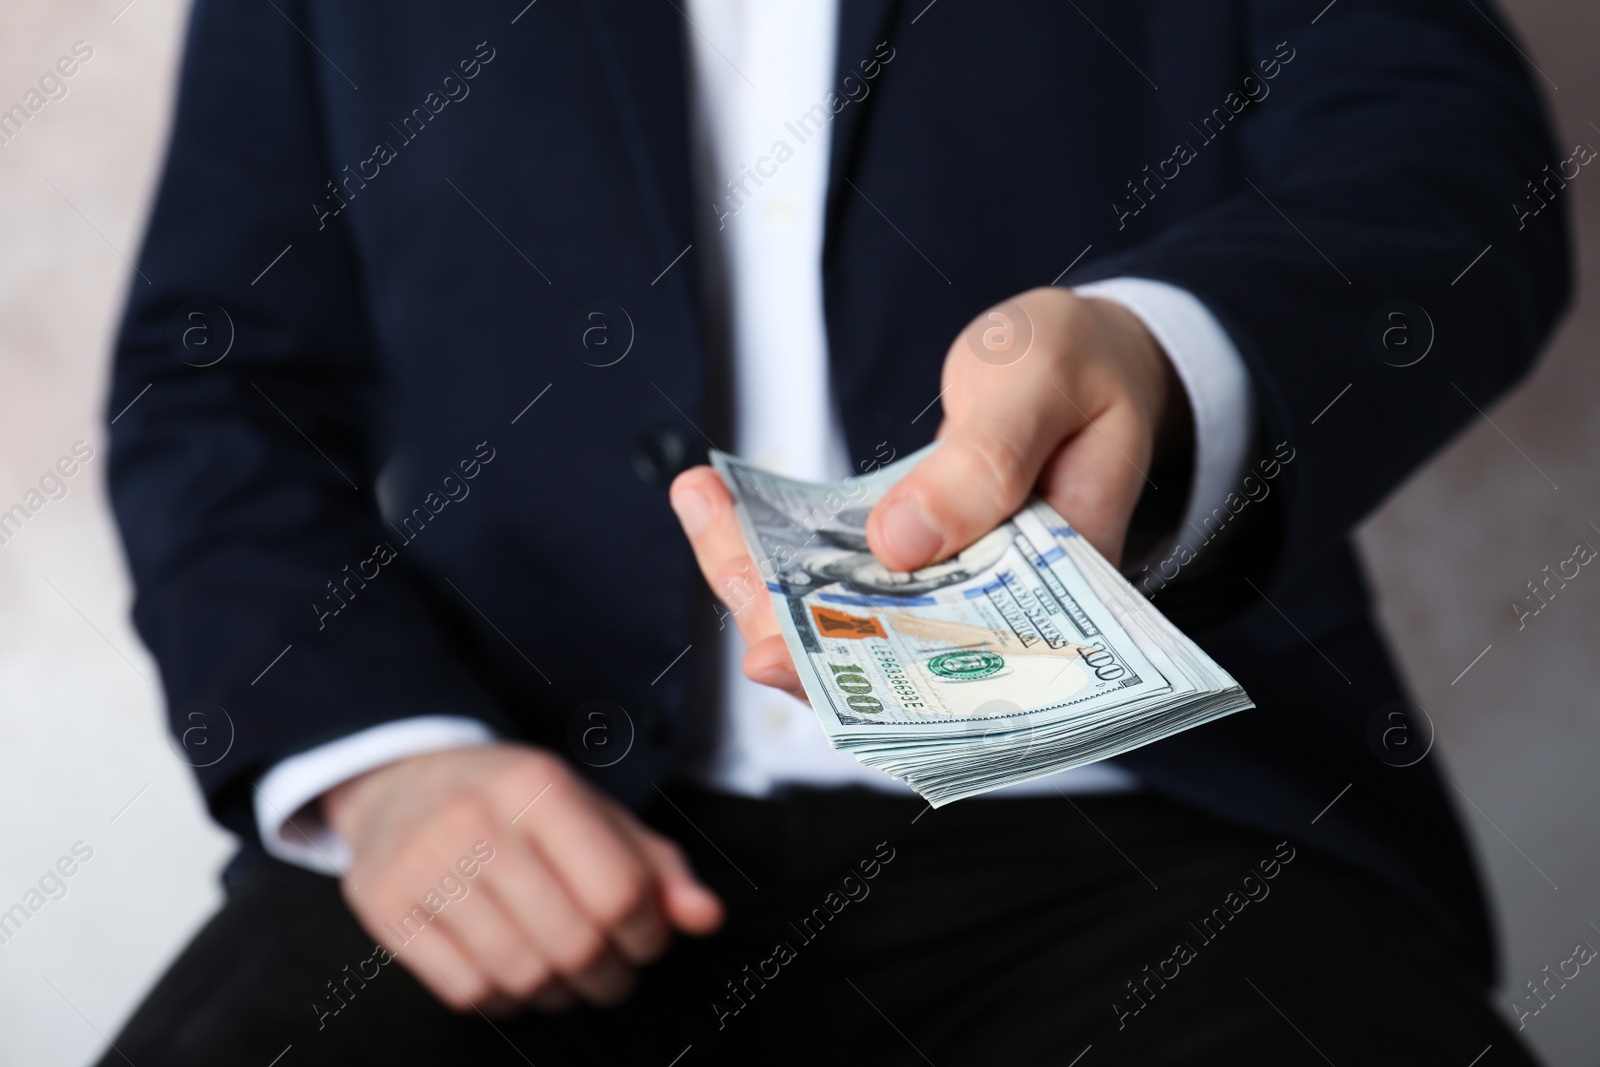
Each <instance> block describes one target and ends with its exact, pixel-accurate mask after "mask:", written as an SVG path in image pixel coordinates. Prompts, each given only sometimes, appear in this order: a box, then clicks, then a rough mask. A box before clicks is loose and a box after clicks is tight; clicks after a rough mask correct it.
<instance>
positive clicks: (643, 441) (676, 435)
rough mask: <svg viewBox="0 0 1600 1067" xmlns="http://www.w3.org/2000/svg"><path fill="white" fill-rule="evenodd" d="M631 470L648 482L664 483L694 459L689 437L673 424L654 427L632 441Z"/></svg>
mask: <svg viewBox="0 0 1600 1067" xmlns="http://www.w3.org/2000/svg"><path fill="white" fill-rule="evenodd" d="M631 458H632V460H633V473H635V474H637V475H638V476H639V480H640V481H641V482H645V483H646V484H649V485H666V484H667V483H668V482H670V481H672V479H674V478H676V477H677V476H678V475H679V474H681V473H682V472H684V471H686V470H688V469H689V468H690V467H691V466H692V465H693V462H694V458H695V457H694V455H693V450H692V449H691V447H690V445H689V439H688V437H686V436H684V433H683V431H681V430H679V429H678V428H677V427H676V426H655V427H652V428H650V429H648V430H646V431H644V432H643V433H641V434H640V435H639V436H638V437H636V438H634V442H633V454H632V457H631Z"/></svg>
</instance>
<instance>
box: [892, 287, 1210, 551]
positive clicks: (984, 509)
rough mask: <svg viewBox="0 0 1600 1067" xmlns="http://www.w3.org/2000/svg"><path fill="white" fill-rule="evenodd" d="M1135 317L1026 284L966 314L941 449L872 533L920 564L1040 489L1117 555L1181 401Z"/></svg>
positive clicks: (948, 359)
mask: <svg viewBox="0 0 1600 1067" xmlns="http://www.w3.org/2000/svg"><path fill="white" fill-rule="evenodd" d="M1175 382H1176V376H1175V373H1174V372H1173V370H1172V367H1171V365H1170V363H1169V362H1168V361H1167V358H1166V354H1165V353H1164V352H1163V351H1162V349H1161V347H1160V345H1159V344H1157V343H1156V341H1155V339H1154V338H1153V337H1152V336H1151V335H1150V333H1149V332H1148V331H1147V330H1146V329H1145V328H1144V325H1143V324H1142V323H1141V322H1140V321H1139V319H1138V318H1137V317H1136V316H1135V315H1133V313H1132V312H1130V311H1128V310H1126V309H1125V308H1123V307H1122V306H1120V305H1118V304H1114V303H1111V302H1110V301H1106V300H1097V299H1085V298H1082V297H1079V296H1077V295H1075V294H1073V293H1072V292H1070V291H1069V290H1066V289H1056V288H1045V289H1035V290H1031V291H1029V292H1027V293H1023V294H1022V295H1020V296H1018V297H1015V298H1013V299H1011V300H1007V301H1005V302H1003V303H1001V304H998V305H996V306H995V307H993V308H990V309H989V310H988V311H986V312H984V313H983V314H981V315H979V316H978V317H977V318H975V319H974V320H973V321H972V323H971V324H969V325H968V327H967V328H966V329H965V330H963V331H962V334H961V336H959V337H957V338H956V340H955V342H954V343H953V344H952V345H951V346H950V349H949V351H948V353H947V354H946V356H945V362H944V370H943V375H942V380H941V385H942V386H943V393H942V398H943V399H942V403H943V406H944V415H945V418H944V423H943V424H942V426H941V427H940V438H941V441H942V444H941V445H940V447H939V448H938V449H936V450H935V451H934V452H933V453H931V454H930V455H929V456H928V457H927V458H926V459H924V460H923V461H922V462H921V463H920V464H919V465H918V466H917V467H916V469H914V470H912V471H911V472H910V473H908V474H907V475H906V476H905V477H904V478H903V479H901V481H900V482H899V483H898V484H896V485H895V486H894V487H893V488H892V489H890V490H889V491H888V493H886V494H885V495H884V498H883V500H881V501H880V502H879V503H878V505H877V507H876V508H874V509H873V512H872V515H871V517H870V518H869V519H868V522H867V541H868V544H869V546H870V547H871V549H872V551H873V553H874V554H875V555H876V556H877V557H878V558H879V559H880V560H881V561H882V562H883V563H884V564H885V565H886V566H888V567H891V568H893V569H894V570H898V571H909V570H915V569H917V568H919V567H924V566H927V565H928V564H930V563H936V562H938V561H939V560H942V559H945V558H947V557H949V556H951V555H954V554H955V553H957V552H959V551H961V550H962V549H964V548H966V547H967V546H968V545H970V544H972V543H973V542H974V541H976V540H977V539H978V538H980V537H982V536H983V535H984V534H986V533H988V532H989V531H990V530H992V529H994V528H995V527H996V526H998V525H999V524H1000V523H1001V522H1003V521H1005V520H1006V519H1007V518H1009V517H1010V516H1011V515H1012V514H1013V513H1015V512H1016V510H1017V509H1018V508H1020V507H1021V506H1022V504H1023V503H1024V502H1025V501H1026V500H1027V499H1028V497H1029V496H1030V495H1031V494H1032V493H1035V492H1037V493H1038V494H1039V495H1040V496H1042V497H1044V499H1045V500H1046V502H1048V503H1049V504H1050V505H1051V506H1052V507H1054V508H1055V509H1056V510H1057V511H1058V512H1060V513H1061V514H1062V516H1063V517H1065V518H1066V519H1067V521H1068V522H1070V523H1071V524H1072V525H1073V526H1074V527H1075V528H1076V529H1077V530H1078V531H1079V532H1080V533H1081V534H1083V536H1084V537H1086V538H1087V539H1088V541H1089V543H1090V544H1092V545H1094V546H1095V548H1097V549H1098V550H1099V551H1100V552H1101V553H1102V554H1103V555H1104V556H1106V558H1107V559H1109V560H1111V561H1112V562H1113V563H1117V562H1118V561H1119V560H1120V559H1121V556H1122V547H1123V541H1124V539H1125V538H1126V536H1127V531H1128V523H1129V520H1130V519H1131V518H1132V516H1133V509H1134V506H1135V505H1136V504H1137V503H1138V501H1139V496H1140V494H1141V493H1142V492H1143V490H1144V488H1145V485H1146V484H1147V482H1148V479H1147V477H1146V473H1145V472H1146V471H1148V470H1149V468H1150V465H1151V461H1152V457H1153V456H1154V454H1155V452H1156V448H1157V443H1158V437H1161V436H1162V432H1161V431H1162V430H1163V427H1164V426H1165V425H1167V423H1168V421H1169V419H1170V417H1171V415H1172V413H1171V412H1169V410H1168V409H1169V406H1170V405H1169V400H1174V401H1175V402H1176V404H1178V405H1184V404H1185V399H1184V396H1183V390H1182V386H1181V384H1178V385H1176V386H1174V383H1175Z"/></svg>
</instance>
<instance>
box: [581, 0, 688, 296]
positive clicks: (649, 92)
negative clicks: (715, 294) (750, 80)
mask: <svg viewBox="0 0 1600 1067" xmlns="http://www.w3.org/2000/svg"><path fill="white" fill-rule="evenodd" d="M583 8H584V13H585V15H586V16H587V17H588V21H589V25H590V27H591V29H592V30H593V31H594V35H595V38H596V43H597V47H598V50H599V53H600V60H601V63H602V65H603V66H604V68H605V75H606V80H607V82H608V83H609V85H610V87H611V98H612V103H613V105H614V106H615V108H616V112H617V118H618V122H619V125H620V126H621V128H622V131H623V136H624V137H625V138H626V140H627V150H628V157H629V163H630V165H631V166H632V167H633V170H634V176H635V178H636V181H637V184H638V186H639V195H640V198H641V200H642V201H643V203H644V205H645V208H646V211H647V214H648V215H649V217H650V219H651V224H652V227H653V230H654V232H653V233H652V237H653V239H654V240H655V242H656V244H657V245H658V246H659V247H658V248H657V249H656V252H657V254H658V255H660V256H661V257H663V258H662V259H661V262H662V263H663V264H665V263H667V262H669V261H670V260H671V259H672V258H673V257H674V256H677V255H678V254H679V253H680V252H682V251H683V249H684V247H685V246H686V245H688V244H689V243H690V242H691V241H693V240H694V222H693V217H692V215H691V213H690V205H691V203H692V202H693V201H692V194H691V177H690V170H689V116H688V81H687V78H686V72H685V70H684V48H683V27H682V25H681V23H682V16H680V15H679V14H678V12H677V11H675V10H674V9H673V5H672V4H670V3H662V2H652V3H639V2H637V0H583ZM673 273H674V274H676V275H677V276H678V278H680V279H685V278H692V277H693V274H694V272H693V271H674V272H673ZM691 288H692V286H691Z"/></svg>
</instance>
